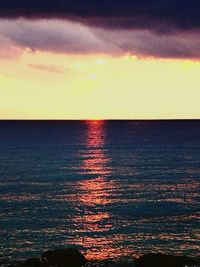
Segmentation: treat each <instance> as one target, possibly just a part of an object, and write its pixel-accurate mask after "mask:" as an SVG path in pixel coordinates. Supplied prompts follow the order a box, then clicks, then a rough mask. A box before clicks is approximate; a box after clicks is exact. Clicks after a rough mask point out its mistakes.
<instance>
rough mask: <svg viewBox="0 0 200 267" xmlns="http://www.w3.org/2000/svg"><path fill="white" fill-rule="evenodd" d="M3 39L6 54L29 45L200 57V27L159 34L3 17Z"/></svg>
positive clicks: (63, 50)
mask: <svg viewBox="0 0 200 267" xmlns="http://www.w3.org/2000/svg"><path fill="white" fill-rule="evenodd" d="M0 40H1V42H0V48H1V49H0V51H1V55H4V56H5V55H7V57H9V55H10V57H11V56H12V54H15V53H16V54H19V51H21V53H22V52H23V51H24V50H27V49H28V50H32V51H33V52H34V51H47V52H53V53H64V54H91V53H103V54H109V55H113V56H118V55H123V54H131V55H136V56H145V57H160V58H191V59H199V58H200V32H199V31H198V30H196V31H194V30H193V31H189V30H184V31H183V30H182V31H180V30H179V31H172V32H170V33H168V34H158V33H156V32H154V31H151V30H149V29H118V30H113V29H112V28H99V27H95V26H88V25H84V24H81V23H79V22H72V21H68V20H66V19H65V20H61V19H50V20H47V19H37V20H26V19H17V20H0ZM1 55H0V56H1Z"/></svg>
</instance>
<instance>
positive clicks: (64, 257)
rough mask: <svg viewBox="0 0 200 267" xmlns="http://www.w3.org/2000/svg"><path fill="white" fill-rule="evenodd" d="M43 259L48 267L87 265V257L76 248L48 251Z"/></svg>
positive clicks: (79, 266) (43, 255)
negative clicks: (49, 266)
mask: <svg viewBox="0 0 200 267" xmlns="http://www.w3.org/2000/svg"><path fill="white" fill-rule="evenodd" d="M42 258H43V260H46V262H47V263H48V265H51V266H58V267H81V266H83V265H84V264H85V263H86V258H85V256H84V255H83V254H82V253H81V252H80V251H78V250H76V249H74V248H66V249H57V250H52V251H47V252H44V253H43V254H42Z"/></svg>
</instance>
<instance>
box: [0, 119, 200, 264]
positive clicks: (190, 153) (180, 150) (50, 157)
mask: <svg viewBox="0 0 200 267" xmlns="http://www.w3.org/2000/svg"><path fill="white" fill-rule="evenodd" d="M65 247H75V248H77V249H79V250H80V251H81V252H83V254H84V255H85V256H86V258H87V259H89V260H106V259H111V258H112V259H117V258H125V257H130V258H131V257H138V256H140V255H143V254H145V253H151V252H156V253H158V252H161V253H165V254H173V255H187V256H200V120H149V121H143V120H113V121H112V120H105V121H103V120H82V121H34V120H33V121H0V251H1V255H3V256H5V257H10V258H14V259H22V258H28V257H34V256H36V257H37V256H40V255H41V253H42V252H44V251H46V250H52V249H57V248H65Z"/></svg>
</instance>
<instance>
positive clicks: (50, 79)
mask: <svg viewBox="0 0 200 267" xmlns="http://www.w3.org/2000/svg"><path fill="white" fill-rule="evenodd" d="M199 99H200V1H198V0H182V1H179V0H168V1H167V0H101V1H100V0H90V1H89V0H84V1H83V0H82V1H81V0H73V1H67V0H0V119H179V118H180V119H189V118H194V119H195V118H200V105H199Z"/></svg>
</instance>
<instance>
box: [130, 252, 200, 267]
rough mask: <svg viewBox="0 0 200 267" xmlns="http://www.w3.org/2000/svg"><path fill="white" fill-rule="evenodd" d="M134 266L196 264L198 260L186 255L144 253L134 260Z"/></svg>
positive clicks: (150, 266) (161, 266)
mask: <svg viewBox="0 0 200 267" xmlns="http://www.w3.org/2000/svg"><path fill="white" fill-rule="evenodd" d="M135 266H136V267H184V266H198V262H197V261H196V260H195V259H193V258H190V257H186V256H171V255H163V254H161V253H158V254H154V253H151V254H146V255H143V256H141V257H139V258H138V259H136V260H135Z"/></svg>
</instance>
